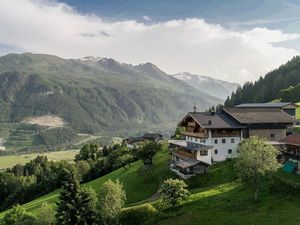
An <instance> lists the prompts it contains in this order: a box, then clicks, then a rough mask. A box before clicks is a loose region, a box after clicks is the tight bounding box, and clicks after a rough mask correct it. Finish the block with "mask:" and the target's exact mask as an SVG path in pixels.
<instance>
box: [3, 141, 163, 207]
mask: <svg viewBox="0 0 300 225" xmlns="http://www.w3.org/2000/svg"><path fill="white" fill-rule="evenodd" d="M160 148H161V146H160V144H158V143H155V142H148V143H146V144H145V145H143V146H141V147H135V148H133V149H128V148H127V147H126V146H122V145H119V144H115V145H113V146H104V147H103V148H99V146H98V145H97V144H93V143H92V144H86V145H84V146H83V147H82V148H81V150H80V152H79V153H78V154H77V155H76V156H75V159H74V163H70V162H67V161H65V160H60V161H56V162H54V161H49V160H48V159H47V157H46V156H37V157H36V158H35V159H33V160H31V161H30V162H28V163H26V164H25V165H21V164H17V165H15V166H14V167H12V168H10V169H7V170H6V171H2V172H0V210H1V211H3V210H5V209H8V208H10V207H12V206H13V205H15V204H23V203H26V202H28V201H31V200H33V199H35V198H37V197H39V196H41V195H44V194H47V193H49V192H51V191H54V190H55V189H57V188H60V187H61V186H62V184H63V182H65V180H66V171H77V173H78V174H79V176H80V183H85V182H88V181H90V180H93V179H95V178H98V177H101V176H103V175H105V174H108V173H110V172H112V171H114V170H116V169H118V168H121V167H124V168H127V167H128V166H129V165H130V164H131V163H132V162H134V161H136V160H137V159H142V160H143V161H144V162H145V167H147V169H148V168H150V167H151V165H152V164H153V163H152V158H153V156H154V154H155V153H156V152H157V151H158V150H159V149H160ZM149 149H150V150H149Z"/></svg>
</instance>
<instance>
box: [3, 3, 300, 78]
mask: <svg viewBox="0 0 300 225" xmlns="http://www.w3.org/2000/svg"><path fill="white" fill-rule="evenodd" d="M299 43H300V1H298V0H180V1H179V0H157V1H155V0H135V1H133V0H98V1H95V0H65V1H54V0H0V55H4V54H7V53H10V52H33V53H47V54H54V55H58V56H60V57H64V58H79V57H84V56H100V57H110V58H114V59H116V60H118V61H121V62H126V63H132V64H139V63H144V62H152V63H154V64H156V65H157V66H158V67H160V68H161V69H162V70H164V71H166V72H167V73H170V74H172V73H178V72H183V71H187V72H191V73H194V74H203V75H207V76H212V77H215V78H219V79H223V80H228V81H234V82H239V83H243V82H245V81H249V80H250V81H253V80H255V79H257V78H258V77H259V76H261V75H264V74H265V73H266V72H268V71H270V70H272V69H275V68H276V67H278V66H279V65H281V64H283V63H285V62H286V61H288V60H289V59H291V58H292V57H293V56H295V55H298V54H299V52H300V44H299Z"/></svg>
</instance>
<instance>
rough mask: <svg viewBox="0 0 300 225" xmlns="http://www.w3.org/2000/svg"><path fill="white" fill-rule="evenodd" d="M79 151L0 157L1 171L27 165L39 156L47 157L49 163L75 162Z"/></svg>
mask: <svg viewBox="0 0 300 225" xmlns="http://www.w3.org/2000/svg"><path fill="white" fill-rule="evenodd" d="M78 152H79V150H68V151H54V152H46V153H31V154H20V155H19V154H15V155H8V156H0V170H1V169H6V168H10V167H13V166H14V165H16V164H22V165H23V164H25V163H27V162H29V161H30V160H33V159H35V158H36V157H37V156H38V155H43V156H47V158H48V160H49V161H58V160H67V161H72V160H74V157H75V155H76V154H77V153H78Z"/></svg>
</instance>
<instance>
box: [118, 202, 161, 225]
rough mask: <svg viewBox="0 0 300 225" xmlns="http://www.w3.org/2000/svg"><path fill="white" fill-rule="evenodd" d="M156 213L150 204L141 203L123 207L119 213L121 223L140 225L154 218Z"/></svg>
mask: <svg viewBox="0 0 300 225" xmlns="http://www.w3.org/2000/svg"><path fill="white" fill-rule="evenodd" d="M157 214H158V211H157V210H156V208H154V207H153V206H152V205H151V204H143V205H140V206H134V207H130V208H126V209H123V210H122V212H121V215H120V223H121V224H122V225H142V224H146V223H147V222H148V221H149V220H151V219H153V218H155V217H156V216H157Z"/></svg>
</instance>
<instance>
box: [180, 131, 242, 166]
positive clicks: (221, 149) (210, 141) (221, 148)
mask: <svg viewBox="0 0 300 225" xmlns="http://www.w3.org/2000/svg"><path fill="white" fill-rule="evenodd" d="M216 139H217V140H218V143H217V144H216V143H215V140H216ZM222 139H225V143H222ZM231 139H234V143H231ZM186 140H188V141H192V142H197V143H201V144H206V145H210V146H212V147H213V148H212V149H209V150H208V152H209V153H208V156H200V152H199V151H198V153H197V159H198V160H201V161H203V162H207V163H211V157H212V159H213V161H224V160H225V159H226V158H232V157H234V156H236V155H237V153H238V152H237V150H238V144H239V143H240V142H241V140H242V138H241V137H240V136H239V137H219V138H212V137H211V131H209V138H207V139H206V140H201V139H200V138H197V139H196V138H195V137H188V136H186ZM229 149H231V150H232V153H231V154H229V153H228V150H229ZM215 150H218V153H217V154H215Z"/></svg>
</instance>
